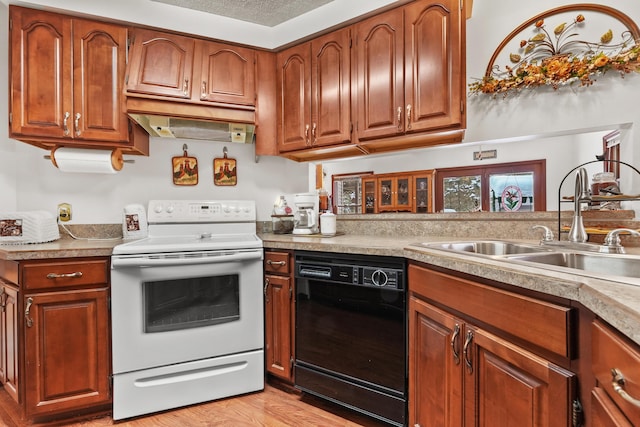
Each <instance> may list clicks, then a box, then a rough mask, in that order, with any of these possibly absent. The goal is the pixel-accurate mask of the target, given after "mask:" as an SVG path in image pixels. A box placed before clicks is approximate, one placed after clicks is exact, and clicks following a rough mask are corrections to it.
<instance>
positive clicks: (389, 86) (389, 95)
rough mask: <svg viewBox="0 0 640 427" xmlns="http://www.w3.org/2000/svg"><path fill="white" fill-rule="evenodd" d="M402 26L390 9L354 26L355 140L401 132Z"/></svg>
mask: <svg viewBox="0 0 640 427" xmlns="http://www.w3.org/2000/svg"><path fill="white" fill-rule="evenodd" d="M402 23H403V12H402V9H394V10H392V11H389V12H386V13H384V14H382V15H377V16H375V17H373V18H370V19H367V20H366V21H363V22H361V23H358V24H357V25H356V26H355V37H354V38H355V40H356V42H355V43H356V47H355V49H356V53H355V57H356V79H357V95H356V96H357V107H356V109H357V119H358V123H357V135H358V139H371V138H376V137H381V136H389V135H395V134H399V133H402V132H404V120H403V117H404V78H403V68H404V32H403V25H402Z"/></svg>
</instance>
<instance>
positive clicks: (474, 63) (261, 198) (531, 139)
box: [0, 0, 640, 223]
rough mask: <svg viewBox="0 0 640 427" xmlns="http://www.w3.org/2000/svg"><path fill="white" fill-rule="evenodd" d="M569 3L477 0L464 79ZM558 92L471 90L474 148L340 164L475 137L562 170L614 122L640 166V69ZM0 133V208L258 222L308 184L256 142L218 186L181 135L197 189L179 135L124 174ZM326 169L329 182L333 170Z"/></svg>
mask: <svg viewBox="0 0 640 427" xmlns="http://www.w3.org/2000/svg"><path fill="white" fill-rule="evenodd" d="M141 1H149V0H141ZM5 3H6V1H5V0H0V18H1V23H0V39H2V40H7V24H6V23H7V7H6V6H5ZM49 3H52V4H54V3H55V4H58V5H59V7H62V6H60V5H62V4H63V2H61V1H53V0H51V1H49ZM76 3H78V4H79V3H83V4H86V5H87V6H86V7H89V6H88V5H94V4H98V3H99V4H102V3H100V2H76ZM569 3H570V2H568V1H551V0H538V1H536V2H525V1H522V0H518V1H511V2H504V1H499V0H482V1H476V2H475V4H474V9H473V17H472V18H471V19H470V20H468V21H467V76H468V81H469V82H471V81H472V79H473V78H474V77H481V76H482V75H483V74H484V70H485V68H486V66H487V62H488V61H489V58H490V57H491V55H492V54H493V51H494V50H495V48H496V47H497V45H498V44H499V43H500V41H502V39H503V38H504V37H505V36H506V35H507V34H508V33H509V32H510V31H511V30H512V29H513V28H515V27H516V26H518V25H520V24H521V23H522V22H524V21H526V20H527V19H529V18H530V17H531V16H534V15H536V14H538V13H540V12H542V11H545V10H548V9H551V8H553V7H556V6H558V5H561V4H569ZM64 4H75V3H69V2H64ZM109 4H111V3H109ZM608 5H609V6H611V7H614V8H617V9H619V10H621V11H622V12H624V13H626V14H628V15H629V16H631V18H632V19H634V20H635V21H636V22H640V2H635V1H633V2H632V1H629V0H610V1H609V2H608ZM498 12H499V13H498ZM120 13H121V14H122V13H124V12H120ZM131 16H133V15H131ZM194 28H195V27H194ZM0 58H1V59H2V62H1V63H0V100H6V99H8V94H7V89H8V84H7V83H6V82H7V66H6V64H7V46H6V43H0ZM565 89H566V88H563V89H562V90H559V91H557V92H554V91H552V90H535V91H532V92H530V93H528V94H523V95H520V96H513V97H508V98H506V99H502V98H499V99H491V98H489V97H485V96H472V97H470V99H469V102H468V129H467V133H466V138H465V143H469V144H471V145H469V146H466V147H465V146H464V145H463V146H461V147H459V148H456V149H454V150H462V151H453V152H451V151H449V150H446V149H428V150H419V151H412V152H408V153H407V154H401V155H389V156H383V157H376V158H365V159H364V160H358V161H353V160H352V161H349V162H347V164H348V166H349V169H350V171H361V170H374V171H375V172H385V171H400V170H413V169H427V168H431V167H446V166H453V165H454V163H459V160H458V159H465V158H467V159H468V158H471V152H472V151H475V150H477V148H478V145H479V144H482V147H483V149H488V148H489V147H488V146H487V144H489V142H493V141H495V140H499V141H501V142H502V141H506V140H512V139H513V140H516V141H518V144H520V145H518V148H516V149H515V150H514V154H513V159H514V160H515V159H520V157H521V156H523V155H524V153H526V152H527V151H529V150H531V151H533V153H530V155H531V156H533V157H534V158H539V156H538V154H539V152H545V153H546V152H552V153H558V155H557V156H552V158H553V160H554V161H558V162H559V163H558V165H557V166H554V167H553V168H552V167H550V166H549V165H547V172H548V173H559V174H564V173H565V171H568V170H570V169H572V168H573V167H574V166H575V165H577V164H579V163H581V162H583V161H585V160H584V159H583V158H581V157H579V156H578V155H577V153H576V156H575V157H573V156H571V154H570V153H566V152H565V150H566V149H567V146H565V145H564V143H565V142H566V143H570V142H572V141H575V140H576V138H577V139H580V138H581V137H579V136H577V135H580V134H583V133H590V132H592V131H596V130H598V131H604V130H608V129H612V128H616V127H617V126H618V125H619V124H623V125H624V128H625V129H624V130H625V134H624V137H623V156H622V158H623V159H624V160H626V161H629V162H631V163H635V164H640V161H639V159H640V150H637V149H636V150H633V147H634V145H635V144H637V142H636V141H635V139H636V138H637V132H636V131H635V127H636V126H637V124H638V123H640V109H638V108H636V102H635V98H636V97H635V96H633V94H634V93H640V76H637V75H628V76H626V77H625V78H624V79H622V78H620V77H619V76H618V75H615V74H613V73H612V74H610V75H607V76H605V77H603V78H600V79H598V82H597V83H596V84H594V85H593V86H592V87H589V88H586V89H585V90H578V91H575V92H574V91H571V90H565ZM7 110H8V107H7V105H6V103H5V102H4V101H2V102H0V116H3V117H7ZM6 135H8V130H7V121H6V120H0V211H3V210H31V209H46V210H50V211H52V212H55V209H56V206H57V204H58V203H60V202H68V203H71V204H72V206H73V208H74V214H75V215H74V219H73V221H72V223H118V222H120V216H121V214H120V212H121V209H122V207H123V206H124V205H125V204H128V203H132V202H138V203H143V204H145V203H146V202H147V201H148V200H149V199H151V198H164V197H166V198H202V199H207V198H209V199H214V198H247V199H255V200H256V201H258V207H259V219H260V220H266V219H268V216H269V214H270V213H271V208H272V205H273V201H274V199H275V198H276V197H277V195H278V194H292V193H296V192H301V191H307V190H308V188H309V186H310V185H312V184H313V183H312V179H311V177H312V176H313V174H312V173H311V170H310V169H313V167H314V166H313V165H306V164H297V163H294V162H291V161H288V160H284V159H280V158H266V157H264V158H261V159H260V161H259V163H257V164H256V163H254V160H253V147H251V146H242V145H240V146H237V145H229V146H228V148H229V157H234V158H236V159H237V160H238V181H239V183H238V185H237V186H236V187H227V188H225V187H216V186H214V185H213V183H212V181H213V178H212V176H211V173H212V172H211V163H212V160H213V158H214V157H220V156H221V153H222V145H221V144H220V143H206V142H196V141H188V144H189V153H190V154H192V155H195V156H196V157H197V158H198V160H199V165H200V183H199V184H198V185H197V186H195V187H176V186H174V185H173V183H172V181H171V175H170V170H171V168H170V164H171V163H170V161H171V157H173V156H175V155H180V154H181V153H182V149H181V147H182V141H173V142H167V141H165V140H152V141H151V155H150V157H148V158H136V163H135V164H133V165H130V164H127V165H125V169H124V171H123V172H121V173H120V174H117V175H115V176H112V175H89V174H64V173H61V172H59V171H57V170H56V169H54V168H53V166H51V164H50V163H49V162H47V161H46V160H43V159H42V156H43V155H44V154H46V152H45V151H43V150H39V149H36V148H33V147H30V146H28V145H26V144H22V143H16V142H14V141H12V140H9V139H8V138H7V137H6ZM556 138H558V139H556ZM586 138H589V137H586ZM545 141H547V142H548V143H549V144H550V146H549V147H546V146H545ZM520 147H521V148H520ZM498 150H499V154H498V156H499V157H498V159H497V161H503V160H506V159H508V158H511V157H507V153H508V151H507V150H506V149H502V148H500V146H498ZM569 150H571V149H569ZM536 151H537V152H536ZM581 154H582V153H581ZM592 155H593V153H588V156H592ZM589 158H590V157H589ZM336 163H339V162H336ZM343 163H344V162H343ZM428 165H434V166H428ZM455 165H458V164H455ZM330 167H331V163H325V169H327V170H329V169H330ZM327 175H328V176H327V179H328V180H329V183H330V179H331V177H330V175H331V174H330V173H328V174H327ZM623 185H625V183H624V182H623ZM327 187H328V186H327ZM629 187H631V186H629ZM634 188H638V189H637V190H636V192H640V183H638V185H636V186H634ZM549 197H550V199H549V200H548V201H547V206H548V208H549V209H552V206H554V203H555V199H556V196H555V194H554V192H551V194H550V196H549Z"/></svg>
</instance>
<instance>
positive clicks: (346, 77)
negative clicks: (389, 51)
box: [311, 28, 351, 146]
mask: <svg viewBox="0 0 640 427" xmlns="http://www.w3.org/2000/svg"><path fill="white" fill-rule="evenodd" d="M350 58H351V32H350V30H349V29H348V28H347V29H345V30H342V31H336V32H333V33H331V34H328V35H326V36H324V37H320V38H317V39H315V40H313V41H312V42H311V90H312V98H311V114H312V122H311V145H312V146H323V145H333V144H341V143H344V142H350V141H351V96H350V95H351V59H350Z"/></svg>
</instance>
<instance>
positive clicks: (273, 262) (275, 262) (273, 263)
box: [267, 259, 287, 266]
mask: <svg viewBox="0 0 640 427" xmlns="http://www.w3.org/2000/svg"><path fill="white" fill-rule="evenodd" d="M267 265H282V266H284V265H287V261H271V260H270V259H268V260H267Z"/></svg>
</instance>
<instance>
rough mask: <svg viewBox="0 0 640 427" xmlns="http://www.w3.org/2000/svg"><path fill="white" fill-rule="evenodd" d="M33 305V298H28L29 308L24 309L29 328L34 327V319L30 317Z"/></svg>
mask: <svg viewBox="0 0 640 427" xmlns="http://www.w3.org/2000/svg"><path fill="white" fill-rule="evenodd" d="M31 304H33V298H31V297H29V298H27V306H26V307H25V309H24V318H25V320H26V321H27V328H30V327H32V326H33V319H32V318H31V317H29V315H30V314H31Z"/></svg>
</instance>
